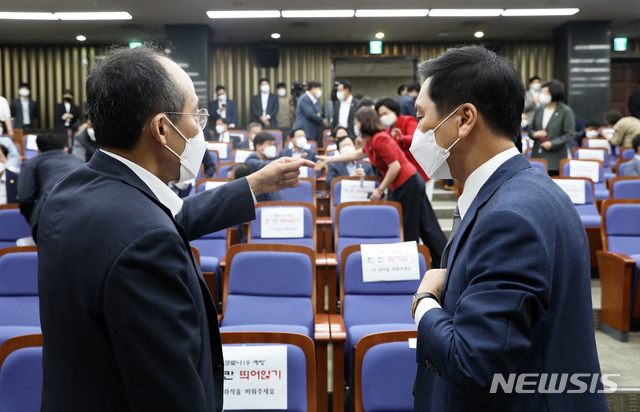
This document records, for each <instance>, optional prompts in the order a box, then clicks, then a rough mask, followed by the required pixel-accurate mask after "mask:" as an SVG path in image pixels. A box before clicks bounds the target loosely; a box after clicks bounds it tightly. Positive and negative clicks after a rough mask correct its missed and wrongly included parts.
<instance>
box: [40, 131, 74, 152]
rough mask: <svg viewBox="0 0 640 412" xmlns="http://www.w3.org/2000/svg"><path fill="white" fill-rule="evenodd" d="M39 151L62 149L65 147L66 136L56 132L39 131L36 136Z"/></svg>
mask: <svg viewBox="0 0 640 412" xmlns="http://www.w3.org/2000/svg"><path fill="white" fill-rule="evenodd" d="M36 144H37V145H38V150H39V151H40V153H44V152H48V151H49V150H62V149H64V148H65V147H67V136H66V135H64V134H62V133H58V132H47V133H41V134H39V135H38V137H37V138H36Z"/></svg>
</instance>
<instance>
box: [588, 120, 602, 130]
mask: <svg viewBox="0 0 640 412" xmlns="http://www.w3.org/2000/svg"><path fill="white" fill-rule="evenodd" d="M586 127H595V128H600V127H602V122H600V121H598V120H593V119H592V120H589V121H588V122H587V124H586Z"/></svg>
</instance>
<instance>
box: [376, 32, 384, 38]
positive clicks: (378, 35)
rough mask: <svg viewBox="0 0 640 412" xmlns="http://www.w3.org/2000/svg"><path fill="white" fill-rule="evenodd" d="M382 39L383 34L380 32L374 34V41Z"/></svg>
mask: <svg viewBox="0 0 640 412" xmlns="http://www.w3.org/2000/svg"><path fill="white" fill-rule="evenodd" d="M382 38H384V33H383V32H381V31H380V32H378V33H376V39H382Z"/></svg>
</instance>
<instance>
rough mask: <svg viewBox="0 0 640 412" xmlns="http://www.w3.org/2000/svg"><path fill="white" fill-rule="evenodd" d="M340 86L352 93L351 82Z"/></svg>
mask: <svg viewBox="0 0 640 412" xmlns="http://www.w3.org/2000/svg"><path fill="white" fill-rule="evenodd" d="M340 84H341V85H342V88H343V89H349V92H351V82H350V81H349V80H345V81H343V82H340Z"/></svg>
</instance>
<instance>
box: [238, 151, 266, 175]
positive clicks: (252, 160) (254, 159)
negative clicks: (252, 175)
mask: <svg viewBox="0 0 640 412" xmlns="http://www.w3.org/2000/svg"><path fill="white" fill-rule="evenodd" d="M244 162H245V163H246V164H248V165H249V167H250V168H251V170H252V171H253V172H257V171H258V170H260V169H262V168H263V167H265V166H266V165H268V164H269V163H271V162H272V161H271V160H262V159H260V158H259V157H258V155H257V154H255V153H251V154H250V155H249V156H247V158H246V159H245V161H244Z"/></svg>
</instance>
